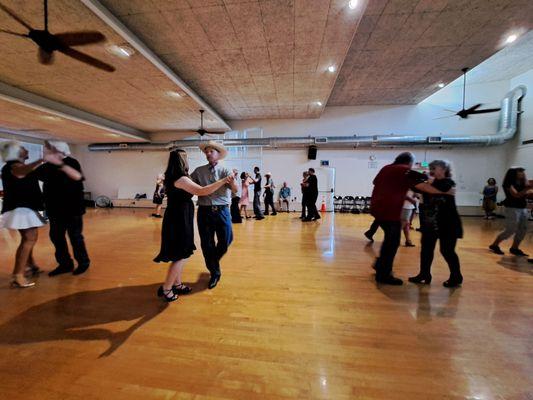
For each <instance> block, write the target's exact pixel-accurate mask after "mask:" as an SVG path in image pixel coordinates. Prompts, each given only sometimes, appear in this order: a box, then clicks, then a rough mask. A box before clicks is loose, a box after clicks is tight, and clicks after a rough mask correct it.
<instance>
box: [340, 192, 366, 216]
mask: <svg viewBox="0 0 533 400" xmlns="http://www.w3.org/2000/svg"><path fill="white" fill-rule="evenodd" d="M370 200H371V198H370V197H368V196H344V197H343V196H333V209H334V211H335V212H340V213H351V214H361V213H369V212H370Z"/></svg>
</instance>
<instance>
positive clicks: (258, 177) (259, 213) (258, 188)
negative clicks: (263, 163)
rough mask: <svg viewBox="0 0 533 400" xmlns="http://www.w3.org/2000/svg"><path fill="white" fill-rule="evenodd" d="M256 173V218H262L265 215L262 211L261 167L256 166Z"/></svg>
mask: <svg viewBox="0 0 533 400" xmlns="http://www.w3.org/2000/svg"><path fill="white" fill-rule="evenodd" d="M254 174H255V178H254V179H253V181H254V214H255V219H257V220H262V219H264V218H265V217H264V216H263V212H262V211H261V174H260V173H259V167H254Z"/></svg>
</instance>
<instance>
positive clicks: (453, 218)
mask: <svg viewBox="0 0 533 400" xmlns="http://www.w3.org/2000/svg"><path fill="white" fill-rule="evenodd" d="M429 172H430V175H431V176H432V177H433V178H434V180H433V182H432V183H431V186H433V187H435V188H436V189H438V190H440V191H442V192H447V191H449V190H450V189H452V188H454V187H455V182H454V181H453V180H452V179H451V169H450V164H449V163H448V162H447V161H443V160H435V161H433V162H432V163H431V164H429ZM423 196H424V209H423V212H424V218H423V219H422V220H423V222H422V225H421V230H422V249H421V251H420V272H419V273H418V275H417V276H413V277H411V278H409V281H410V282H414V283H426V284H429V283H431V263H432V262H433V255H434V252H435V246H436V244H437V240H438V241H439V245H440V252H441V254H442V256H443V257H444V259H445V260H446V262H447V263H448V268H449V269H450V278H449V279H448V280H447V281H446V282H444V283H443V285H444V286H445V287H456V286H459V285H460V284H461V283H462V282H463V276H462V275H461V265H460V263H459V257H458V256H457V253H456V252H455V246H456V244H457V239H460V238H462V237H463V227H462V224H461V218H460V217H459V213H458V212H457V206H456V205H455V197H454V196H443V195H432V194H427V193H424V194H423Z"/></svg>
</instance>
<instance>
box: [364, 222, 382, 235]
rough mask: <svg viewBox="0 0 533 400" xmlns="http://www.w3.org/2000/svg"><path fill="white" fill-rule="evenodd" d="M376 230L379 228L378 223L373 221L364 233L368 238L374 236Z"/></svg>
mask: <svg viewBox="0 0 533 400" xmlns="http://www.w3.org/2000/svg"><path fill="white" fill-rule="evenodd" d="M378 228H379V222H378V220H377V219H375V220H374V222H372V225H370V228H368V231H366V232H365V233H368V234H369V236H371V237H372V236H374V235H375V234H376V232H377V231H378Z"/></svg>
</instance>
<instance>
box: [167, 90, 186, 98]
mask: <svg viewBox="0 0 533 400" xmlns="http://www.w3.org/2000/svg"><path fill="white" fill-rule="evenodd" d="M167 96H170V97H174V98H175V99H181V98H182V97H183V95H182V94H181V93H179V92H174V91H173V90H167Z"/></svg>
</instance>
